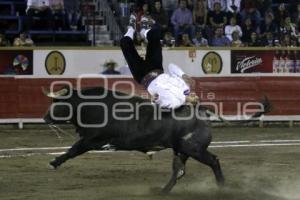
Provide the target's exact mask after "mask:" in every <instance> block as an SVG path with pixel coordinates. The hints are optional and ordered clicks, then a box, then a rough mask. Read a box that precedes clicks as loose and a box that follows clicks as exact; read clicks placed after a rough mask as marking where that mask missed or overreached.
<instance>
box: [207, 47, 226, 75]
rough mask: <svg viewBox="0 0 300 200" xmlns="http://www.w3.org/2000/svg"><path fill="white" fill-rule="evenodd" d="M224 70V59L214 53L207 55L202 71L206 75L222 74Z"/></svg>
mask: <svg viewBox="0 0 300 200" xmlns="http://www.w3.org/2000/svg"><path fill="white" fill-rule="evenodd" d="M222 68H223V60H222V57H221V56H220V55H219V54H218V53H216V52H214V51H211V52H208V53H207V54H205V56H204V57H203V60H202V70H203V72H204V73H205V74H220V73H221V71H222Z"/></svg>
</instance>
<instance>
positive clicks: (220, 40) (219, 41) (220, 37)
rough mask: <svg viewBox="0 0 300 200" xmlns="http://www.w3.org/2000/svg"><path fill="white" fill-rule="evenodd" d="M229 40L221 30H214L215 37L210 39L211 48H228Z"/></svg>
mask: <svg viewBox="0 0 300 200" xmlns="http://www.w3.org/2000/svg"><path fill="white" fill-rule="evenodd" d="M230 45H231V42H230V40H229V39H228V38H227V37H226V36H225V35H224V31H223V28H216V30H215V35H214V37H213V39H212V42H211V46H214V47H225V46H230Z"/></svg>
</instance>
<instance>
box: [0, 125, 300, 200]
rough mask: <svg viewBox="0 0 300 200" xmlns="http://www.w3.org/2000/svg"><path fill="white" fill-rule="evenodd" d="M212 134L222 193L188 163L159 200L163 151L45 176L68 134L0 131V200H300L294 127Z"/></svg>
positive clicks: (168, 156)
mask: <svg viewBox="0 0 300 200" xmlns="http://www.w3.org/2000/svg"><path fill="white" fill-rule="evenodd" d="M66 131H67V132H69V133H71V132H72V131H73V130H72V129H68V128H67V129H66ZM212 132H213V141H214V142H213V143H212V144H211V147H210V151H211V152H213V153H214V154H216V155H218V156H219V158H220V161H221V165H222V168H223V171H224V175H225V178H226V186H225V187H224V188H218V187H217V186H216V183H215V180H214V176H213V174H212V172H211V170H210V169H209V168H208V167H206V166H204V165H202V164H200V163H198V162H196V161H194V160H189V161H188V162H187V169H186V176H185V177H184V178H183V179H181V180H180V181H179V182H178V184H177V185H176V186H175V188H174V190H173V191H172V192H171V193H170V194H169V195H161V194H160V193H159V190H160V188H161V187H162V186H163V185H164V184H165V183H167V181H168V179H169V177H170V175H171V161H172V152H171V151H170V150H166V151H162V152H159V153H157V154H155V155H154V157H153V160H149V159H148V157H147V156H146V155H144V154H142V153H138V152H102V153H87V154H84V155H82V156H80V157H77V158H76V159H74V160H70V161H68V162H67V163H65V164H64V165H62V166H61V167H60V168H59V169H58V170H51V169H49V168H48V162H49V161H50V160H52V159H53V158H54V157H55V156H56V155H55V154H59V153H61V152H63V151H65V150H66V147H68V146H69V145H71V144H72V143H73V142H74V141H75V140H76V137H75V136H74V134H71V135H69V134H62V135H61V137H62V139H58V137H57V136H56V135H55V133H54V132H52V131H51V130H49V128H48V127H47V126H43V125H38V126H37V125H27V126H25V128H24V129H23V130H18V129H17V128H16V127H12V126H8V125H6V126H0V138H1V139H0V200H8V199H10V200H17V199H18V200H27V199H28V200H102V199H105V200H150V199H155V200H194V199H197V200H299V199H300V128H299V127H298V128H297V127H296V128H284V127H282V128H280V127H277V128H251V127H249V128H213V129H212ZM72 135H73V136H72ZM45 147H46V148H45ZM57 147H62V148H59V149H57Z"/></svg>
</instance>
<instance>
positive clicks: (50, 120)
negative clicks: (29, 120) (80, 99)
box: [42, 88, 73, 124]
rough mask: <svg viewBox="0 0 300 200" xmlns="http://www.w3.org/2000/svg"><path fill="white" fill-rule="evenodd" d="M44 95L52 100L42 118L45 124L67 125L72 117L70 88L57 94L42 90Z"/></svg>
mask: <svg viewBox="0 0 300 200" xmlns="http://www.w3.org/2000/svg"><path fill="white" fill-rule="evenodd" d="M42 91H43V93H44V95H46V96H47V97H50V98H52V99H53V101H52V104H51V106H50V107H49V109H48V111H47V113H46V114H45V116H44V120H45V122H46V123H47V124H54V123H56V124H57V123H67V122H68V121H69V120H70V119H71V117H72V115H73V111H72V104H71V102H70V97H69V96H70V95H69V94H70V91H71V89H70V88H63V89H61V90H59V91H57V92H52V91H51V92H50V91H48V90H46V89H45V88H42Z"/></svg>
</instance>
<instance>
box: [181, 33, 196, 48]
mask: <svg viewBox="0 0 300 200" xmlns="http://www.w3.org/2000/svg"><path fill="white" fill-rule="evenodd" d="M178 43H179V44H178V46H179V47H193V46H194V44H193V42H192V41H191V40H190V38H189V35H188V34H186V33H184V34H182V35H180V36H179V42H178Z"/></svg>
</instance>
